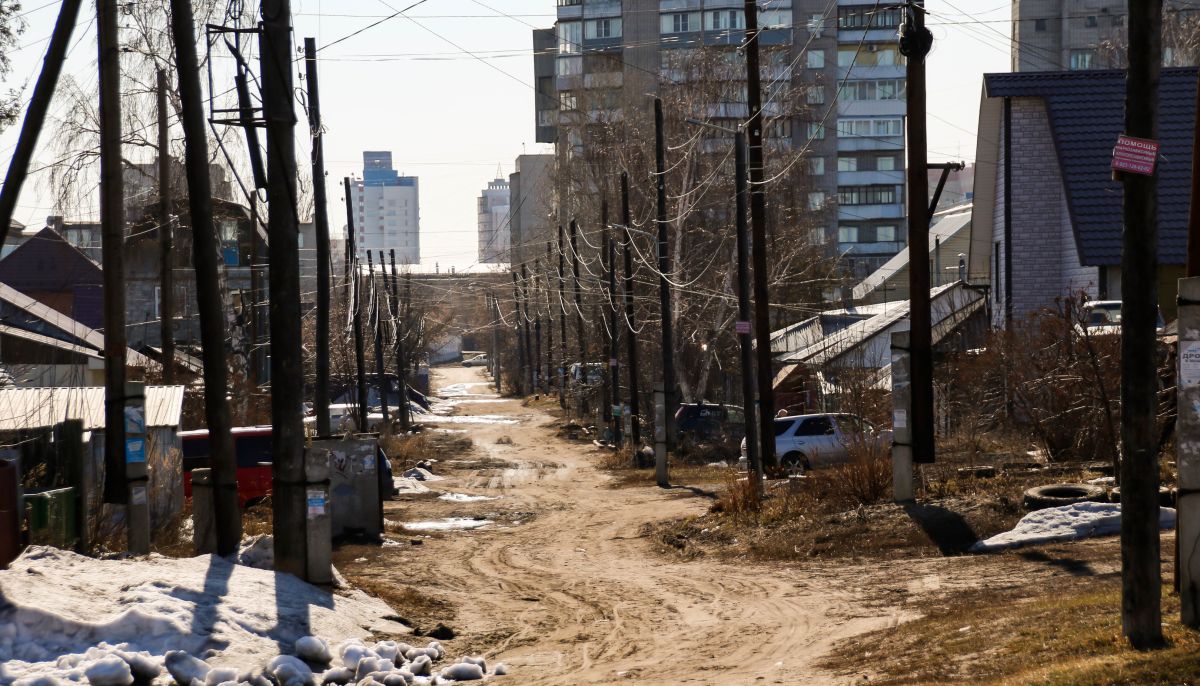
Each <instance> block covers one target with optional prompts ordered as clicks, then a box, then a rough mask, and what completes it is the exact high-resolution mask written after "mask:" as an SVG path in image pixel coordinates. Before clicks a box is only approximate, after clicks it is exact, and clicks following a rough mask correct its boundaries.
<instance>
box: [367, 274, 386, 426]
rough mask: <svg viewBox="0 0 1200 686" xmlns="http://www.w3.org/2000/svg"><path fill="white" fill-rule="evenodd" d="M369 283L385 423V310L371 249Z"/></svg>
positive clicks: (380, 393)
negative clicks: (381, 307) (381, 300)
mask: <svg viewBox="0 0 1200 686" xmlns="http://www.w3.org/2000/svg"><path fill="white" fill-rule="evenodd" d="M379 271H380V272H383V251H382V250H381V251H379ZM367 283H369V284H371V305H372V307H371V317H372V318H373V319H374V320H375V326H374V327H373V329H372V331H373V333H374V343H375V351H374V352H375V388H376V392H377V393H379V412H380V415H381V416H382V417H383V425H384V426H387V424H388V402H387V370H386V368H385V367H384V363H383V316H382V315H383V312H382V311H381V310H380V309H379V298H380V292H379V282H378V281H376V280H375V261H374V260H372V259H371V251H370V250H368V251H367Z"/></svg>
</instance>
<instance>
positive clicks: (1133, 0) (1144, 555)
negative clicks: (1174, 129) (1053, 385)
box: [910, 0, 1163, 650]
mask: <svg viewBox="0 0 1200 686" xmlns="http://www.w3.org/2000/svg"><path fill="white" fill-rule="evenodd" d="M1128 17H1129V18H1128V27H1129V29H1128V30H1129V52H1128V60H1129V69H1128V73H1127V76H1126V82H1125V134H1126V135H1129V136H1136V137H1138V138H1148V139H1151V140H1157V139H1158V81H1159V71H1160V65H1161V64H1162V0H1130V2H1129V14H1128ZM1122 181H1123V185H1124V187H1125V200H1124V218H1125V232H1124V234H1123V237H1122V242H1123V249H1122V257H1121V292H1122V294H1123V296H1124V297H1123V298H1122V301H1121V378H1122V379H1123V383H1122V384H1121V444H1122V450H1121V453H1122V455H1123V459H1122V460H1121V626H1122V630H1123V631H1124V633H1125V636H1126V637H1127V638H1128V639H1129V643H1130V644H1131V645H1132V646H1133V647H1134V648H1136V649H1139V650H1141V649H1146V648H1154V647H1159V646H1161V645H1163V635H1162V579H1161V578H1160V573H1159V564H1160V563H1159V519H1158V517H1159V507H1158V443H1157V438H1158V436H1157V432H1156V431H1155V426H1154V424H1155V414H1156V412H1157V409H1158V408H1157V405H1158V393H1157V390H1158V389H1157V383H1158V375H1157V369H1156V365H1157V359H1156V358H1157V341H1156V335H1155V327H1156V323H1157V318H1158V196H1157V187H1158V177H1157V172H1155V173H1153V174H1151V175H1149V176H1146V175H1142V174H1131V173H1125V174H1123V175H1122ZM910 254H911V253H910Z"/></svg>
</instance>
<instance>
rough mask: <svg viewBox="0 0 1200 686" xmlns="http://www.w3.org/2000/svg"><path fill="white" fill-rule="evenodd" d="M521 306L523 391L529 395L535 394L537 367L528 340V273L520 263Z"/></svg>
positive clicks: (530, 342)
mask: <svg viewBox="0 0 1200 686" xmlns="http://www.w3.org/2000/svg"><path fill="white" fill-rule="evenodd" d="M521 306H522V308H523V309H524V311H525V315H524V316H523V317H522V318H521V329H522V331H523V334H522V335H523V336H524V338H523V339H522V340H523V341H524V343H525V390H526V392H529V393H535V394H536V393H537V387H536V386H535V385H534V376H535V374H534V372H533V370H534V368H535V367H537V363H538V362H537V357H536V356H535V355H534V354H533V345H532V341H530V340H529V320H530V316H529V272H528V270H527V269H525V263H524V262H522V263H521Z"/></svg>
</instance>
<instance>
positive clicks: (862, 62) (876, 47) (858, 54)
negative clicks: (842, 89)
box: [838, 43, 900, 67]
mask: <svg viewBox="0 0 1200 686" xmlns="http://www.w3.org/2000/svg"><path fill="white" fill-rule="evenodd" d="M899 50H900V49H899V46H897V45H896V44H895V43H868V44H866V45H858V46H854V45H846V46H843V47H841V48H839V49H838V66H839V67H890V66H894V65H896V64H898V63H899V62H900V58H899V54H900V53H899Z"/></svg>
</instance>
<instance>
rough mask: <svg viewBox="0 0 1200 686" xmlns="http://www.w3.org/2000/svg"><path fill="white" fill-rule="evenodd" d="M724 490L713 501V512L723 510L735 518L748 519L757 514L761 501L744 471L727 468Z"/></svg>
mask: <svg viewBox="0 0 1200 686" xmlns="http://www.w3.org/2000/svg"><path fill="white" fill-rule="evenodd" d="M724 486H725V488H724V490H723V491H722V493H721V497H719V498H718V499H717V501H716V502H715V503H713V505H712V508H711V510H712V511H713V512H723V513H725V514H727V515H729V516H730V517H733V518H734V519H739V520H747V519H751V518H754V517H756V516H757V514H758V513H759V509H760V503H759V502H758V498H757V497H756V496H755V493H754V483H753V482H752V481H751V480H750V479H749V477H748V476H747V475H746V474H745V473H744V472H739V471H737V470H735V469H730V470H727V471H726V473H725V475H724Z"/></svg>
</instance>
